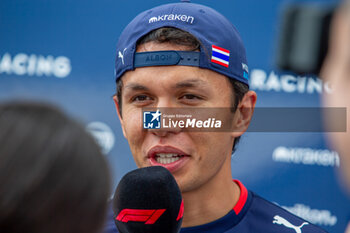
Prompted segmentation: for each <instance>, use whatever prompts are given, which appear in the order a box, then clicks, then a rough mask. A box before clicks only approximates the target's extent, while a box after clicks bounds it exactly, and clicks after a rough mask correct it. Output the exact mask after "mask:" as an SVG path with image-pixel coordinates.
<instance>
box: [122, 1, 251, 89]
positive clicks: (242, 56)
mask: <svg viewBox="0 0 350 233" xmlns="http://www.w3.org/2000/svg"><path fill="white" fill-rule="evenodd" d="M162 27H174V28H178V29H181V30H183V31H186V32H188V33H190V34H192V35H193V36H194V37H196V38H197V39H198V40H199V42H200V44H201V47H200V51H199V52H194V51H152V52H137V53H136V45H137V42H138V40H139V39H140V38H142V37H143V36H145V35H146V34H148V33H149V32H151V31H153V30H155V29H158V28H162ZM163 65H184V66H197V67H200V68H204V69H210V70H213V71H215V72H218V73H220V74H223V75H225V76H227V77H229V78H233V79H236V80H238V81H240V82H242V83H245V84H247V85H249V83H248V77H249V75H248V73H249V70H248V65H247V59H246V52H245V48H244V45H243V42H242V39H241V37H240V35H239V33H238V31H237V29H236V28H235V27H234V26H233V25H232V24H231V22H230V21H229V20H228V19H227V18H225V17H224V16H223V15H222V14H220V13H218V12H217V11H215V10H214V9H212V8H209V7H207V6H203V5H199V4H194V3H189V1H182V2H179V3H172V4H166V5H161V6H158V7H155V8H152V9H150V10H146V11H144V12H142V13H140V14H139V15H138V16H136V17H135V18H134V19H133V20H132V21H131V22H130V23H129V24H128V25H127V26H126V28H125V29H124V31H123V32H122V34H121V36H120V38H119V41H118V44H117V57H116V63H115V75H116V80H118V79H119V78H120V77H121V76H122V75H123V74H124V73H125V72H126V71H128V70H134V69H135V68H138V67H145V66H163Z"/></svg>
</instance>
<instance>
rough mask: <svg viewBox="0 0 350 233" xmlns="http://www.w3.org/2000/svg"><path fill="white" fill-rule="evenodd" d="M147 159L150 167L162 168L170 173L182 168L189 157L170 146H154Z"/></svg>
mask: <svg viewBox="0 0 350 233" xmlns="http://www.w3.org/2000/svg"><path fill="white" fill-rule="evenodd" d="M147 157H148V161H149V162H150V164H151V166H163V167H165V168H167V169H168V170H169V171H171V172H175V171H176V170H178V169H180V168H182V167H183V166H184V165H185V164H186V163H187V161H189V159H190V155H187V154H186V153H185V152H183V151H181V150H180V149H177V148H175V147H172V146H155V147H153V148H151V149H150V150H149V151H148V154H147Z"/></svg>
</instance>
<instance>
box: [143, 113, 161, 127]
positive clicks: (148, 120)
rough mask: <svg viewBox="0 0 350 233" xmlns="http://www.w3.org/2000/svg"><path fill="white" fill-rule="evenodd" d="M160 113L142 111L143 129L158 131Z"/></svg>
mask: <svg viewBox="0 0 350 233" xmlns="http://www.w3.org/2000/svg"><path fill="white" fill-rule="evenodd" d="M161 116H162V113H161V112H159V110H157V111H156V112H151V111H144V112H143V128H144V129H160V127H161Z"/></svg>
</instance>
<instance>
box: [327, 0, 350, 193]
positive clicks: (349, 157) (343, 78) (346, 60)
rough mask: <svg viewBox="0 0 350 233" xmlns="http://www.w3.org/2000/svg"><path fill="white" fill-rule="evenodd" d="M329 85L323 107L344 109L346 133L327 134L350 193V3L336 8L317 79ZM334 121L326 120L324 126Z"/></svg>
mask: <svg viewBox="0 0 350 233" xmlns="http://www.w3.org/2000/svg"><path fill="white" fill-rule="evenodd" d="M320 76H321V77H322V78H323V79H324V80H325V82H329V84H330V86H331V88H332V93H331V94H325V95H324V96H323V101H324V106H325V107H346V109H347V110H346V112H347V114H346V115H347V119H346V121H347V122H346V123H347V124H346V127H347V128H346V132H342V133H330V134H329V139H330V142H331V144H332V146H333V147H334V148H335V149H336V150H337V151H338V152H339V154H340V157H341V170H342V172H343V174H344V176H343V177H344V178H345V182H346V183H347V187H348V190H349V192H350V112H349V110H350V1H349V0H345V1H344V2H343V4H342V5H341V7H339V9H338V11H337V13H336V15H335V17H334V19H333V22H332V27H331V33H330V44H329V50H328V54H327V57H326V60H325V62H324V64H323V67H322V73H321V75H320ZM334 123H335V124H336V123H337V119H335V118H332V119H331V118H327V124H334Z"/></svg>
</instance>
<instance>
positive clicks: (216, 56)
mask: <svg viewBox="0 0 350 233" xmlns="http://www.w3.org/2000/svg"><path fill="white" fill-rule="evenodd" d="M211 48H212V55H211V61H212V62H214V63H216V64H219V65H222V66H225V67H228V66H229V64H230V51H229V50H227V49H223V48H221V47H219V46H215V45H212V47H211Z"/></svg>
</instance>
